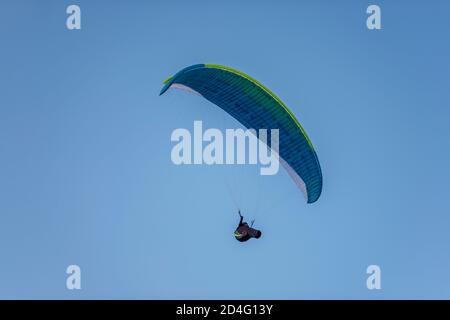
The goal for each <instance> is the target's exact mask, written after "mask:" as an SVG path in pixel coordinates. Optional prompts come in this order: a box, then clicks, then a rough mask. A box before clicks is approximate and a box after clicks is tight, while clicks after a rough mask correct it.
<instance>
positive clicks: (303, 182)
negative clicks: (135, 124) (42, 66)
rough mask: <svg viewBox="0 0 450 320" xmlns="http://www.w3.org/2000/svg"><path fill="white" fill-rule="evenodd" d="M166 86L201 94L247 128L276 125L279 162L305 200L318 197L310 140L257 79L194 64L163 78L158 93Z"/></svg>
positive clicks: (317, 167) (317, 170)
mask: <svg viewBox="0 0 450 320" xmlns="http://www.w3.org/2000/svg"><path fill="white" fill-rule="evenodd" d="M169 88H181V89H185V90H187V91H190V92H193V93H197V94H199V95H201V96H202V97H204V98H205V99H207V100H209V101H211V102H212V103H214V104H215V105H217V106H218V107H220V108H222V109H223V110H224V111H225V112H227V113H228V114H230V115H231V116H232V117H234V118H235V119H236V120H238V121H239V122H240V123H241V124H243V125H244V126H245V127H247V128H252V129H255V130H259V129H271V128H278V129H279V155H280V162H281V164H282V165H283V167H284V168H285V169H286V170H287V172H288V173H289V175H290V176H291V178H292V179H293V180H294V182H295V183H296V184H297V186H298V187H299V188H300V189H301V190H302V192H303V194H304V195H305V198H306V200H307V202H308V203H313V202H315V201H317V199H319V197H320V194H321V192H322V172H321V169H320V164H319V160H318V158H317V155H316V152H315V150H314V147H313V145H312V143H311V140H310V139H309V138H308V136H307V135H306V132H305V130H304V129H303V127H302V126H301V125H300V122H299V121H298V120H297V118H296V117H295V116H294V114H293V113H292V112H291V110H289V108H288V107H287V106H286V105H285V104H284V103H283V102H282V101H281V100H280V99H279V98H278V97H277V96H276V95H275V94H274V93H272V92H271V91H270V90H269V89H267V88H266V87H265V86H263V85H262V84H261V83H259V82H258V81H257V80H255V79H253V78H251V77H250V76H248V75H246V74H245V73H243V72H240V71H238V70H235V69H232V68H229V67H226V66H221V65H217V64H196V65H192V66H190V67H187V68H184V69H182V70H181V71H179V72H178V73H176V74H175V75H174V76H172V77H169V78H168V79H167V80H165V81H164V87H163V88H162V90H161V92H160V95H162V94H164V93H165V92H166V91H167V90H168V89H169ZM269 146H270V145H269Z"/></svg>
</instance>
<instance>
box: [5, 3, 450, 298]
mask: <svg viewBox="0 0 450 320" xmlns="http://www.w3.org/2000/svg"><path fill="white" fill-rule="evenodd" d="M372 3H376V4H378V5H380V6H381V9H382V30H380V31H369V30H368V29H367V28H366V23H365V20H366V13H365V11H366V8H367V6H368V5H369V4H372ZM70 4H78V5H80V6H81V10H82V30H79V31H69V30H67V29H66V26H65V20H66V13H65V10H66V7H67V6H68V5H70ZM449 12H450V4H449V3H448V2H447V1H431V2H430V1H376V2H368V1H342V2H340V3H339V4H338V3H337V1H284V2H281V1H270V2H269V1H261V0H259V1H245V3H244V1H238V0H231V1H189V2H187V1H180V0H177V1H56V0H55V1H2V2H1V4H0V41H1V50H0V66H1V68H0V69H1V71H0V88H1V94H0V137H1V138H0V217H1V220H0V298H62V299H74V298H151V299H160V298H192V299H196V298H236V299H241V298H266V299H282V298H286V299H303V298H363V299H378V298H447V299H448V298H450V274H449V269H450V250H449V244H450V232H449V227H450V216H449V215H450V210H449V209H450V208H449V207H450V206H449V187H448V181H449V180H450V170H449V165H448V164H449V163H450V151H449V150H450V109H449V106H450V90H449V83H448V75H449V73H450V62H449V56H450V44H449V39H448V31H449V28H450V22H449V19H448V14H449ZM195 63H218V64H223V65H227V66H230V67H233V68H236V69H238V70H242V71H244V72H246V73H248V74H249V75H251V76H253V77H254V78H256V79H258V80H259V81H261V82H262V83H263V84H265V85H266V86H267V87H269V88H270V89H271V90H272V91H274V92H275V93H276V94H277V95H278V96H279V97H280V98H281V99H282V100H283V101H284V102H285V103H286V104H287V105H288V106H289V107H290V108H291V109H292V111H293V112H294V113H295V115H296V116H297V117H298V119H299V120H300V122H301V123H302V125H303V126H304V128H305V129H306V131H307V132H308V134H309V136H310V138H311V140H312V142H313V144H314V145H315V148H316V151H317V153H318V156H319V159H320V161H321V165H322V170H323V175H324V189H323V194H322V197H321V198H320V199H319V201H318V202H317V203H315V204H313V205H307V204H306V203H305V201H304V199H303V196H302V194H301V193H300V191H299V190H298V189H297V187H296V186H295V185H294V183H293V182H292V181H291V180H290V178H289V177H288V175H287V174H286V173H285V172H284V171H280V174H278V175H276V176H273V177H261V176H259V175H258V174H257V168H256V167H255V166H244V167H225V166H213V167H207V166H175V165H173V164H172V162H171V160H170V150H171V148H172V143H171V142H170V134H171V132H172V131H173V130H174V129H176V128H191V127H192V125H193V121H194V120H203V122H204V125H205V126H207V127H219V128H225V127H229V128H230V127H231V128H234V127H237V126H238V124H237V122H236V121H235V120H234V119H232V118H231V117H229V116H227V115H226V114H224V112H222V111H221V110H220V109H218V108H217V107H215V106H214V105H212V104H211V103H209V102H208V101H205V100H204V99H201V98H199V97H197V96H195V95H189V94H187V93H184V92H180V91H178V92H176V91H171V92H169V93H168V94H166V95H164V96H162V97H159V96H158V93H159V90H160V88H161V86H162V81H163V80H164V79H165V78H166V77H167V76H169V75H171V74H173V73H174V72H176V71H178V70H179V69H181V68H183V67H186V66H189V65H191V64H195ZM230 189H232V190H233V193H231V192H230ZM235 202H237V203H238V205H239V206H240V207H241V209H242V210H243V212H244V214H245V215H246V216H247V217H248V219H249V220H250V219H252V218H256V225H257V226H258V227H259V228H261V229H262V231H263V237H262V238H261V239H259V240H256V241H249V242H247V243H245V244H242V243H239V242H237V241H236V240H235V239H234V238H233V234H232V233H233V231H234V228H235V226H236V223H237V221H238V216H237V214H236V204H235ZM70 264H77V265H79V266H80V267H81V269H82V290H80V291H69V290H67V289H66V288H65V279H66V277H67V275H66V274H65V270H66V267H67V266H68V265H70ZM370 264H377V265H379V266H380V267H381V270H382V290H380V291H369V290H368V289H367V288H366V277H367V275H366V273H365V272H366V267H367V266H368V265H370Z"/></svg>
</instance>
